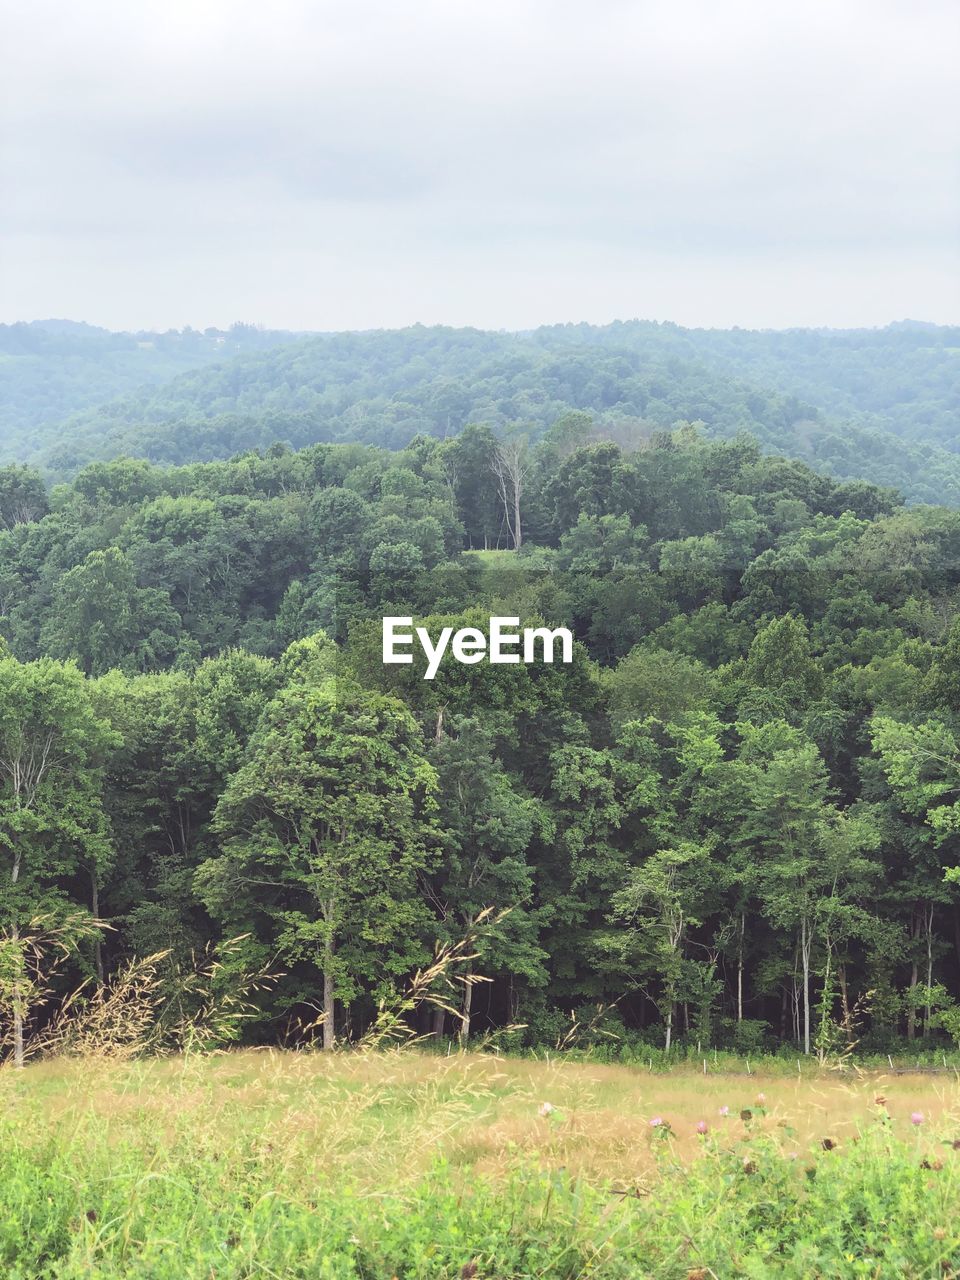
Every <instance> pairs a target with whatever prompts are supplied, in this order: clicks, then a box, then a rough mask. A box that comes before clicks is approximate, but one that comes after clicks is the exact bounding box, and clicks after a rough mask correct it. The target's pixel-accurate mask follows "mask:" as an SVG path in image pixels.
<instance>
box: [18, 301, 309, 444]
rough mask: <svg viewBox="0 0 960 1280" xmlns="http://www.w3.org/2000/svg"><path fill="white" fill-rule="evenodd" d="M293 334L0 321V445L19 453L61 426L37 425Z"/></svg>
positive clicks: (242, 327)
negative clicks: (134, 329)
mask: <svg viewBox="0 0 960 1280" xmlns="http://www.w3.org/2000/svg"><path fill="white" fill-rule="evenodd" d="M292 336H293V335H291V334H274V333H269V332H265V331H263V330H260V329H257V328H255V327H254V326H252V325H235V326H234V327H233V328H232V329H229V330H217V329H207V330H206V331H204V332H203V333H200V332H198V331H197V330H195V329H183V330H175V329H172V330H169V331H168V332H166V333H111V332H110V330H109V329H100V328H97V327H96V326H95V325H90V324H85V323H83V322H82V321H76V320H32V321H30V322H29V323H22V324H0V449H2V451H3V454H4V456H6V457H10V456H18V457H19V456H23V455H24V454H26V453H29V452H30V451H32V449H34V448H35V447H36V441H37V439H38V438H39V439H44V438H50V437H51V436H52V437H53V438H56V436H57V435H58V434H59V429H57V430H55V431H52V432H44V431H42V430H41V431H39V432H38V431H37V428H44V427H48V426H50V425H52V424H55V423H58V422H60V421H62V420H63V419H64V418H67V417H69V416H70V415H72V414H75V413H76V412H77V411H78V410H81V411H82V410H84V409H87V408H89V407H92V406H94V405H98V404H102V403H103V402H105V401H110V400H113V399H114V398H115V397H117V396H120V395H126V394H127V393H129V392H132V391H139V390H142V389H145V388H147V387H149V386H155V385H156V384H158V383H163V382H168V381H169V380H170V379H171V378H174V377H176V375H177V374H179V373H183V372H184V371H186V370H189V369H196V368H199V367H201V366H202V365H207V364H210V363H212V362H214V361H219V360H224V359H229V358H231V357H233V356H235V355H237V354H238V353H239V352H241V351H249V350H251V349H256V348H258V347H262V346H265V345H270V344H272V343H274V342H277V341H286V342H289V341H290V339H291V337H292Z"/></svg>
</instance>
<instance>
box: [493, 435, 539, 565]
mask: <svg viewBox="0 0 960 1280" xmlns="http://www.w3.org/2000/svg"><path fill="white" fill-rule="evenodd" d="M491 466H492V468H493V474H494V476H495V477H496V481H497V491H498V493H499V494H500V501H501V502H502V503H503V518H504V522H505V523H506V526H507V533H508V534H509V535H510V540H511V541H512V543H513V547H514V550H515V551H519V550H520V548H521V546H522V545H523V524H522V520H521V509H520V500H521V498H522V497H523V491H524V487H525V485H526V480H527V473H528V472H529V470H530V454H529V448H528V443H527V437H526V436H522V435H514V436H510V437H509V438H507V439H505V440H499V441H498V442H497V447H496V451H495V452H494V455H493V460H492V462H491Z"/></svg>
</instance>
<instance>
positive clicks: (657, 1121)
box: [650, 1116, 663, 1129]
mask: <svg viewBox="0 0 960 1280" xmlns="http://www.w3.org/2000/svg"><path fill="white" fill-rule="evenodd" d="M662 1124H663V1116H654V1117H653V1119H652V1120H651V1121H650V1128H651V1129H659V1128H660V1126H661V1125H662Z"/></svg>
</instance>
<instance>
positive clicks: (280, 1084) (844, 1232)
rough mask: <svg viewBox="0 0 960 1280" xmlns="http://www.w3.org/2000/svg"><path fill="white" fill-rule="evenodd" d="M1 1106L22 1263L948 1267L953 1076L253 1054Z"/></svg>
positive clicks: (118, 1067)
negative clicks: (795, 1074) (795, 1075)
mask: <svg viewBox="0 0 960 1280" xmlns="http://www.w3.org/2000/svg"><path fill="white" fill-rule="evenodd" d="M0 1100H2V1107H3V1118H2V1122H0V1124H2V1133H0V1262H2V1267H3V1271H2V1274H3V1275H4V1276H9V1277H11V1278H13V1280H17V1278H19V1280H27V1278H28V1277H41V1276H42V1277H50V1278H51V1280H53V1278H54V1277H58V1278H61V1280H65V1278H67V1277H69V1278H70V1280H79V1278H80V1277H121V1276H124V1277H127V1276H129V1277H142V1278H145V1277H151V1278H155V1280H194V1278H196V1280H200V1277H203V1278H205V1280H206V1278H211V1277H223V1278H227V1277H230V1278H233V1277H284V1280H286V1277H304V1278H306V1277H317V1278H318V1280H332V1278H336V1280H340V1278H341V1277H342V1278H343V1280H347V1278H348V1277H349V1278H351V1280H352V1278H355V1277H363V1278H364V1280H368V1278H369V1280H374V1278H376V1280H389V1278H390V1277H391V1276H397V1277H401V1278H406V1277H423V1278H424V1280H426V1278H428V1277H429V1278H431V1280H432V1278H433V1277H439V1278H443V1277H450V1278H453V1277H461V1276H462V1277H472V1276H476V1277H478V1280H483V1278H488V1280H508V1278H509V1277H527V1276H531V1277H533V1276H537V1277H545V1278H546V1277H571V1278H572V1277H581V1276H583V1277H586V1276H596V1277H616V1278H623V1280H627V1278H628V1277H631V1278H632V1277H642V1276H664V1277H667V1276H669V1277H673V1276H677V1277H693V1278H694V1280H705V1278H706V1277H717V1278H726V1277H735V1276H737V1277H739V1276H756V1277H763V1276H769V1275H789V1276H797V1277H800V1276H804V1277H807V1276H811V1277H812V1276H823V1277H828V1276H875V1277H880V1276H882V1277H887V1276H889V1277H891V1278H893V1277H911V1276H916V1277H921V1276H939V1277H943V1276H950V1275H958V1274H960V1149H955V1147H954V1142H955V1141H956V1142H957V1148H960V1084H958V1081H957V1077H956V1076H953V1075H949V1076H941V1077H929V1076H897V1077H890V1078H886V1077H883V1076H879V1075H870V1076H862V1077H853V1078H851V1077H844V1078H842V1079H841V1078H838V1077H836V1076H833V1075H831V1074H829V1073H824V1074H822V1075H818V1074H817V1073H815V1072H814V1071H813V1070H812V1069H811V1071H810V1073H809V1075H807V1076H806V1077H805V1078H803V1079H789V1078H784V1077H783V1076H772V1075H771V1076H769V1077H764V1076H763V1075H753V1076H751V1077H745V1076H729V1075H728V1076H722V1075H714V1076H709V1075H708V1076H706V1077H703V1076H702V1075H697V1074H695V1073H693V1072H692V1071H690V1072H689V1073H685V1072H683V1071H680V1072H676V1073H672V1074H669V1075H663V1074H657V1073H651V1072H649V1071H646V1070H644V1069H641V1068H630V1067H621V1066H596V1065H591V1064H588V1063H571V1062H559V1063H558V1062H553V1063H545V1062H534V1061H527V1060H498V1059H495V1058H492V1057H489V1056H478V1055H477V1056H474V1055H452V1056H450V1057H448V1058H443V1057H430V1056H426V1055H420V1054H417V1053H415V1052H409V1051H408V1052H400V1053H381V1054H365V1055H360V1054H355V1055H350V1054H343V1055H334V1056H331V1057H323V1056H322V1055H319V1054H283V1053H277V1052H269V1051H263V1052H256V1051H247V1052H238V1053H233V1054H227V1055H222V1056H219V1057H211V1058H203V1057H195V1058H186V1059H175V1060H167V1061H143V1062H134V1063H127V1064H105V1063H99V1062H91V1061H72V1062H71V1061H67V1062H50V1063H38V1064H34V1065H32V1066H30V1067H28V1068H27V1070H26V1071H25V1072H22V1073H19V1074H17V1073H16V1072H14V1071H13V1070H9V1069H8V1070H4V1071H3V1072H0ZM653 1121H659V1123H651V1122H653ZM698 1126H699V1127H700V1129H701V1130H703V1129H705V1132H698Z"/></svg>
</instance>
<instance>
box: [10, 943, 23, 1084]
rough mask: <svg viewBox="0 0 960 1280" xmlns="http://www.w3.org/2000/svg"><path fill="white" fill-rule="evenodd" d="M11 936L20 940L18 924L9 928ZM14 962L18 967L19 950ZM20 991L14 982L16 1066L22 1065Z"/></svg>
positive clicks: (14, 1060) (14, 1061) (14, 1058)
mask: <svg viewBox="0 0 960 1280" xmlns="http://www.w3.org/2000/svg"><path fill="white" fill-rule="evenodd" d="M10 932H11V936H12V938H13V941H14V942H15V943H17V942H19V941H20V926H19V925H17V924H15V925H14V926H13V928H12V929H11V931H10ZM13 962H14V964H15V965H17V967H18V968H19V965H20V954H19V951H15V953H14V961H13ZM21 999H22V992H21V990H20V984H19V983H18V982H15V983H14V985H13V1063H14V1066H16V1067H22V1066H23V1058H24V1053H23V1009H22V1008H21V1005H20V1001H21Z"/></svg>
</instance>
